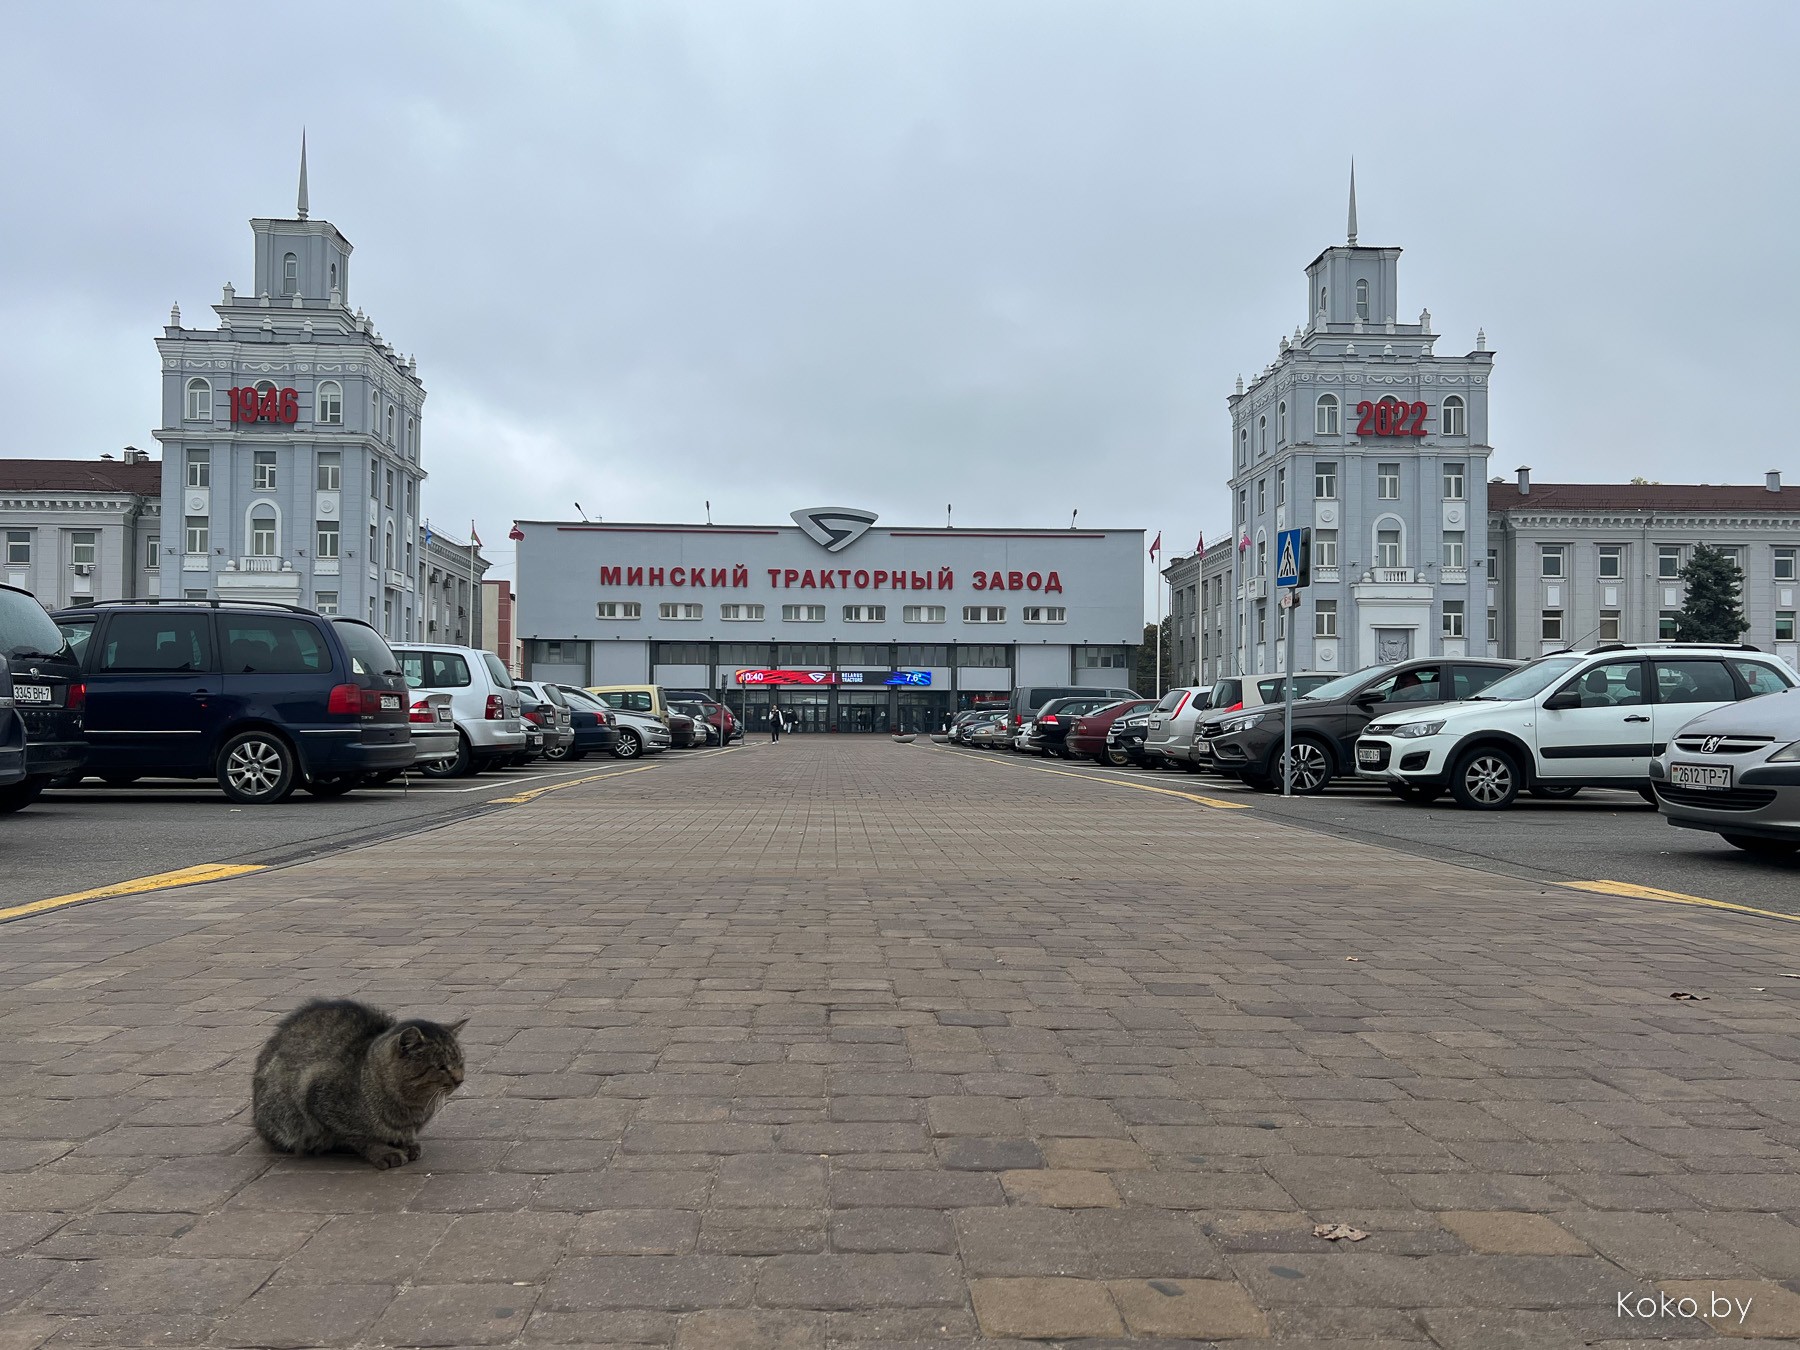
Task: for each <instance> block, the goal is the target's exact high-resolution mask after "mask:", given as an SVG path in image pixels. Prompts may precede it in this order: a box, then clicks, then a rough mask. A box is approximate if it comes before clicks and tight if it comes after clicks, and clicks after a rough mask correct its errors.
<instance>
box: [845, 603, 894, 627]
mask: <svg viewBox="0 0 1800 1350" xmlns="http://www.w3.org/2000/svg"><path fill="white" fill-rule="evenodd" d="M844 622H845V623H886V622H887V606H886V605H845V606H844Z"/></svg>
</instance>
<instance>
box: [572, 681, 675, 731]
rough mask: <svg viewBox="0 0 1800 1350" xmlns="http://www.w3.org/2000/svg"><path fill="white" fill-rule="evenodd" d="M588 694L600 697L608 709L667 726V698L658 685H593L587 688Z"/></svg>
mask: <svg viewBox="0 0 1800 1350" xmlns="http://www.w3.org/2000/svg"><path fill="white" fill-rule="evenodd" d="M588 692H589V693H590V694H598V695H600V697H601V698H603V699H605V700H606V706H607V707H609V708H617V709H618V710H619V711H620V712H631V713H639V714H641V715H643V716H646V717H654V718H655V719H656V720H657V721H659V722H661V723H662V724H663V725H664V726H665V727H666V726H668V725H669V696H668V695H667V694H666V693H664V692H663V689H662V686H660V685H655V684H593V685H589V686H588Z"/></svg>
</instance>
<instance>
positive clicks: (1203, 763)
mask: <svg viewBox="0 0 1800 1350" xmlns="http://www.w3.org/2000/svg"><path fill="white" fill-rule="evenodd" d="M1338 678H1340V677H1339V676H1336V675H1333V674H1331V673H1330V672H1328V671H1323V670H1303V671H1296V672H1295V673H1294V697H1295V698H1304V697H1305V696H1306V695H1307V694H1309V693H1311V692H1312V691H1313V690H1315V689H1317V688H1318V687H1319V686H1320V685H1323V684H1329V683H1331V681H1333V680H1335V679H1338ZM1286 697H1287V677H1286V676H1285V675H1227V676H1224V677H1222V678H1221V679H1219V680H1217V681H1216V682H1215V683H1214V684H1213V687H1212V693H1211V694H1210V695H1209V696H1208V701H1209V702H1210V703H1211V704H1212V706H1211V707H1210V708H1209V709H1208V710H1207V711H1206V712H1204V713H1202V714H1201V715H1200V720H1199V722H1198V723H1197V724H1196V726H1195V727H1194V735H1193V739H1192V740H1191V741H1190V742H1189V744H1188V747H1187V751H1188V753H1187V757H1188V761H1189V762H1190V763H1192V764H1193V765H1194V766H1195V767H1196V768H1197V769H1200V770H1202V771H1205V770H1208V769H1212V770H1216V771H1218V766H1217V765H1216V764H1214V763H1213V754H1212V743H1213V741H1214V740H1216V739H1217V738H1218V735H1219V733H1220V731H1221V730H1223V729H1224V726H1225V723H1226V722H1227V721H1229V720H1230V717H1231V714H1232V713H1235V712H1242V711H1244V710H1246V709H1249V708H1261V707H1263V706H1265V705H1267V704H1270V703H1280V702H1282V701H1284V700H1285V699H1286ZM1221 772H1222V771H1221Z"/></svg>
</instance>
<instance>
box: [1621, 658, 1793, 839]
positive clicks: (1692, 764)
mask: <svg viewBox="0 0 1800 1350" xmlns="http://www.w3.org/2000/svg"><path fill="white" fill-rule="evenodd" d="M1650 786H1651V787H1652V788H1653V789H1655V791H1656V806H1657V809H1658V810H1660V811H1661V812H1662V813H1663V814H1664V815H1665V816H1667V817H1668V818H1669V824H1671V825H1680V826H1682V827H1683V828H1685V829H1689V830H1711V831H1712V832H1713V833H1714V834H1717V835H1720V836H1722V837H1723V838H1724V840H1725V842H1726V843H1728V844H1730V845H1731V846H1732V847H1733V848H1741V849H1743V850H1744V851H1745V852H1746V853H1760V854H1763V855H1764V856H1766V857H1774V858H1785V857H1790V856H1792V855H1793V854H1794V852H1795V851H1796V850H1800V689H1786V690H1783V691H1782V692H1780V693H1776V694H1765V695H1762V696H1760V697H1756V698H1748V699H1745V700H1744V701H1743V702H1742V703H1728V704H1726V705H1725V706H1724V707H1723V708H1715V709H1713V711H1711V712H1708V713H1702V714H1701V715H1700V716H1699V717H1696V718H1695V719H1694V720H1693V721H1691V722H1689V723H1688V724H1687V725H1686V726H1684V727H1682V728H1681V730H1680V731H1678V732H1676V733H1675V736H1674V738H1673V739H1672V740H1671V741H1670V742H1669V744H1668V747H1667V748H1666V749H1665V750H1664V751H1663V753H1662V754H1661V755H1659V756H1657V757H1656V758H1655V759H1653V760H1651V761H1650Z"/></svg>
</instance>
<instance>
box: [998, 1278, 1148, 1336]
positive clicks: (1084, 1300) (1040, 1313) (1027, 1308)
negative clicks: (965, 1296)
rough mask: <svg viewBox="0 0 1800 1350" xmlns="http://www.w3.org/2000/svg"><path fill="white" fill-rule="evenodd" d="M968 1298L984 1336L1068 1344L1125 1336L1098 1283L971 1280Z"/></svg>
mask: <svg viewBox="0 0 1800 1350" xmlns="http://www.w3.org/2000/svg"><path fill="white" fill-rule="evenodd" d="M969 1296H970V1298H972V1299H973V1300H974V1303H975V1316H976V1318H977V1319H978V1320H979V1321H980V1323H981V1330H982V1331H983V1333H985V1334H986V1335H988V1336H993V1337H1009V1336H1016V1337H1022V1338H1025V1339H1029V1340H1066V1339H1071V1338H1074V1337H1086V1336H1118V1335H1122V1334H1123V1333H1124V1331H1125V1326H1124V1323H1123V1322H1122V1321H1121V1320H1120V1317H1119V1312H1118V1309H1117V1308H1115V1307H1114V1306H1113V1300H1112V1295H1111V1294H1110V1293H1109V1292H1108V1290H1107V1287H1106V1285H1105V1284H1103V1283H1101V1282H1100V1281H1099V1280H1070V1279H1042V1278H1040V1279H1009V1280H1000V1279H994V1280H972V1281H970V1283H969Z"/></svg>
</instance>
